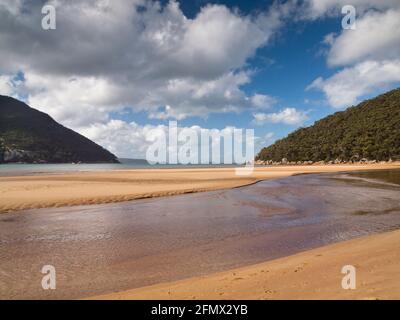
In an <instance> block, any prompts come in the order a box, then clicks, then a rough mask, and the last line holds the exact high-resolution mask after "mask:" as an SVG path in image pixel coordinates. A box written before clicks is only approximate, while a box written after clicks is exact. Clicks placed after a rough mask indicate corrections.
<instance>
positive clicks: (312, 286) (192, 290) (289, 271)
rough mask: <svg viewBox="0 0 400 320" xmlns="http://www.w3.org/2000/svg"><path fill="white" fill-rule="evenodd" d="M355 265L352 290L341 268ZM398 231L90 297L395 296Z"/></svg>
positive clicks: (399, 285)
mask: <svg viewBox="0 0 400 320" xmlns="http://www.w3.org/2000/svg"><path fill="white" fill-rule="evenodd" d="M345 265H353V266H354V267H356V289H355V290H344V289H342V287H341V281H342V278H343V277H344V275H343V274H341V269H342V267H343V266H345ZM399 268H400V231H394V232H389V233H384V234H379V235H373V236H368V237H362V238H358V239H354V240H350V241H344V242H340V243H337V244H333V245H329V246H326V247H322V248H318V249H314V250H309V251H306V252H302V253H299V254H296V255H292V256H289V257H285V258H281V259H277V260H273V261H270V262H266V263H261V264H257V265H252V266H249V267H244V268H240V269H236V270H231V271H226V272H221V273H218V274H213V275H209V276H205V277H195V278H191V279H186V280H182V281H177V282H172V283H163V284H158V285H154V286H149V287H144V288H138V289H134V290H130V291H125V292H120V293H113V294H108V295H102V296H97V297H94V298H92V299H161V300H169V299H171V300H174V299H200V300H201V299H374V300H375V299H400V273H399Z"/></svg>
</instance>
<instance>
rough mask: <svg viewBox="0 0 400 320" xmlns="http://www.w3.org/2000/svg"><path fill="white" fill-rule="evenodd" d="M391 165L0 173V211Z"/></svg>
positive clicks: (149, 196) (394, 166) (227, 186)
mask: <svg viewBox="0 0 400 320" xmlns="http://www.w3.org/2000/svg"><path fill="white" fill-rule="evenodd" d="M390 168H400V164H399V163H394V164H374V165H329V166H328V165H326V166H277V167H259V168H256V169H255V170H254V172H253V173H252V174H251V175H250V176H237V175H235V169H234V168H213V169H209V168H204V169H203V168H201V169H159V170H155V169H154V170H128V171H108V172H81V173H65V174H53V175H36V176H18V177H0V195H1V196H0V213H1V212H10V211H18V210H24V209H34V208H49V207H62V206H73V205H86V204H101V203H111V202H121V201H128V200H134V199H141V198H152V197H162V196H170V195H176V194H183V193H192V192H201V191H211V190H218V189H226V188H233V187H239V186H244V185H248V184H252V183H255V182H257V181H260V180H264V179H273V178H279V177H286V176H290V175H293V174H299V173H318V172H338V171H353V170H374V169H390Z"/></svg>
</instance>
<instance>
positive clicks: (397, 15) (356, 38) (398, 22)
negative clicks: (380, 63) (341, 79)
mask: <svg viewBox="0 0 400 320" xmlns="http://www.w3.org/2000/svg"><path fill="white" fill-rule="evenodd" d="M399 30H400V10H387V11H386V12H376V11H371V12H368V13H366V14H365V15H364V16H363V17H361V18H359V19H357V28H356V30H343V31H342V33H341V34H340V35H339V36H338V37H336V38H335V39H333V40H331V48H330V51H329V54H328V64H329V65H331V66H339V65H348V64H352V63H357V62H360V61H363V60H366V59H369V60H383V59H393V58H398V57H400V32H399Z"/></svg>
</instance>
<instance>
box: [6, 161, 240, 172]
mask: <svg viewBox="0 0 400 320" xmlns="http://www.w3.org/2000/svg"><path fill="white" fill-rule="evenodd" d="M120 162H121V163H96V164H85V163H82V164H72V163H60V164H19V163H18V164H16V163H13V164H0V176H14V175H35V174H46V173H50V174H56V173H64V172H80V171H108V170H128V169H171V168H214V167H215V168H217V167H237V165H224V164H222V165H179V164H177V165H151V164H149V163H148V162H147V161H146V160H140V159H136V160H134V159H120Z"/></svg>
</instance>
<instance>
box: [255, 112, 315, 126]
mask: <svg viewBox="0 0 400 320" xmlns="http://www.w3.org/2000/svg"><path fill="white" fill-rule="evenodd" d="M253 117H254V122H255V123H256V124H259V125H261V124H264V123H283V124H289V125H301V124H302V123H304V121H306V120H307V119H308V116H307V112H306V111H301V110H296V109H295V108H286V109H283V110H281V111H280V112H277V113H255V114H254V115H253Z"/></svg>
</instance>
